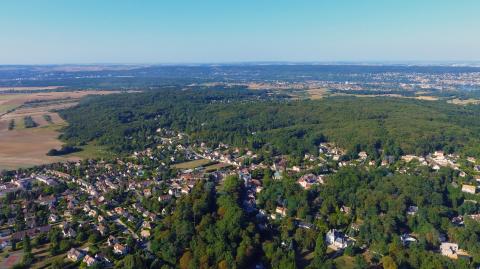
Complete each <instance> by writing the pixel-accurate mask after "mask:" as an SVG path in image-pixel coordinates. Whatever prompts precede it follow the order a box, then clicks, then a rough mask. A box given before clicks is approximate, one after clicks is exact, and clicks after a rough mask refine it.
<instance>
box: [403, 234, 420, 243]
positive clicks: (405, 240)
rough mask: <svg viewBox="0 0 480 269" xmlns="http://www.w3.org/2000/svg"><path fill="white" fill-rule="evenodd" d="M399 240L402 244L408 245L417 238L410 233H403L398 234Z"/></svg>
mask: <svg viewBox="0 0 480 269" xmlns="http://www.w3.org/2000/svg"><path fill="white" fill-rule="evenodd" d="M400 241H401V242H402V245H404V246H408V245H409V244H410V243H416V242H417V239H416V238H415V237H413V236H411V235H410V234H407V233H404V234H402V235H401V236H400Z"/></svg>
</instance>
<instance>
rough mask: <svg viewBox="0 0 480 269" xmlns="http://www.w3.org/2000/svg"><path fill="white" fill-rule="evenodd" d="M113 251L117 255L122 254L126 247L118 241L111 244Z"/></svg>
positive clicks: (125, 251)
mask: <svg viewBox="0 0 480 269" xmlns="http://www.w3.org/2000/svg"><path fill="white" fill-rule="evenodd" d="M113 253H115V254H118V255H124V254H126V253H127V247H126V246H124V245H122V244H120V243H116V244H115V245H114V246H113Z"/></svg>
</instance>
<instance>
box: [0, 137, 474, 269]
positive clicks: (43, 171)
mask: <svg viewBox="0 0 480 269" xmlns="http://www.w3.org/2000/svg"><path fill="white" fill-rule="evenodd" d="M157 134H158V136H159V137H158V139H157V141H158V144H156V147H152V148H147V149H146V150H144V151H141V152H134V153H133V154H132V155H131V156H129V157H126V158H117V159H116V160H114V161H110V162H106V161H102V160H86V161H81V162H80V161H79V162H66V163H57V164H52V165H44V166H40V167H36V168H34V169H30V170H28V172H27V170H18V171H12V172H10V173H7V175H6V176H4V177H3V178H2V179H1V181H0V198H2V199H4V200H3V201H6V203H2V205H1V206H0V210H2V212H5V213H4V215H2V216H5V217H4V218H2V219H0V250H2V252H4V253H5V252H7V253H8V252H12V253H18V246H19V245H21V244H24V241H25V238H27V237H28V238H29V240H30V239H31V240H32V241H35V242H36V245H37V246H41V245H42V243H41V242H43V241H44V240H43V239H44V238H46V237H48V238H55V240H56V242H57V243H56V244H53V243H50V246H49V247H50V251H51V253H52V255H53V256H55V257H60V259H63V260H65V261H69V262H70V263H74V264H84V265H85V266H87V267H88V266H93V265H101V266H104V267H109V266H112V265H113V264H114V263H115V260H118V259H121V258H122V257H123V256H124V255H126V254H127V253H129V250H130V248H132V247H134V246H135V247H136V248H142V249H144V250H145V251H147V252H148V251H149V247H150V242H149V240H150V238H151V236H152V230H153V229H154V227H155V225H156V223H158V221H159V220H160V219H162V218H164V217H165V216H166V215H168V214H170V213H171V212H172V211H173V208H174V207H175V201H176V199H178V198H179V197H181V196H183V195H188V194H189V193H190V191H191V189H192V188H193V187H194V186H195V184H196V183H197V182H198V181H200V180H205V181H207V182H210V183H211V184H215V186H217V187H219V186H221V185H222V181H223V180H224V179H225V178H226V177H227V176H229V175H237V176H238V178H239V179H240V180H241V181H242V182H243V185H244V190H245V194H244V196H243V197H242V199H243V203H242V205H243V209H244V210H245V212H247V213H248V214H253V215H256V219H257V225H258V227H259V228H260V229H263V230H265V229H269V227H272V225H275V224H276V223H277V222H278V221H279V220H281V219H282V218H285V217H286V216H288V213H289V212H288V209H287V207H285V205H283V204H277V206H276V208H275V210H270V211H269V210H267V209H265V208H259V207H258V201H257V197H258V195H259V194H260V193H261V192H262V191H263V189H264V186H263V182H262V179H261V178H257V177H254V176H253V175H254V174H255V173H256V171H258V170H269V171H270V172H271V174H272V178H273V180H282V178H284V177H289V178H295V179H296V181H297V183H298V184H299V186H301V187H302V188H303V189H305V190H309V189H312V188H322V185H324V184H328V182H329V178H330V176H331V175H333V174H335V173H336V172H337V171H338V169H342V167H349V166H365V167H366V169H373V168H376V167H385V168H388V169H390V170H391V171H394V172H395V173H403V174H405V173H410V171H411V169H412V167H417V166H424V167H428V169H430V170H432V171H438V170H440V169H441V168H442V167H448V168H450V169H453V170H454V171H456V173H458V178H459V181H458V182H454V183H452V184H454V185H455V186H454V187H456V188H460V189H461V191H462V192H464V193H466V194H468V195H472V197H476V196H475V195H476V193H477V190H478V187H477V185H478V184H479V182H480V176H479V175H478V173H479V172H480V165H477V163H476V162H477V161H476V160H475V159H474V158H471V157H468V158H466V159H462V158H461V157H460V156H458V155H455V154H446V153H444V152H442V151H436V152H433V153H431V154H429V155H427V156H415V155H404V156H401V158H399V159H398V160H397V159H395V158H394V157H393V156H385V157H384V158H383V159H382V160H381V161H375V160H372V159H370V158H369V156H368V154H367V153H366V152H365V151H361V152H359V153H358V154H357V155H358V157H357V158H356V159H350V160H347V159H345V158H343V156H344V155H345V154H346V151H345V150H343V149H341V148H339V147H337V146H335V144H333V143H321V144H320V145H319V147H318V155H311V154H305V156H304V160H303V162H302V163H301V164H300V165H292V164H291V163H290V162H289V160H288V156H275V158H274V159H273V162H272V163H271V164H267V163H265V162H263V161H258V156H257V154H256V153H255V152H253V151H252V150H249V149H241V148H234V147H230V146H229V145H226V144H221V143H220V144H218V145H214V146H212V145H208V144H207V143H193V144H191V143H189V142H188V140H189V139H188V136H187V135H186V134H183V133H178V132H175V131H172V130H165V129H161V128H159V129H158V130H157ZM312 170H315V171H316V172H315V173H314V172H312ZM318 171H320V172H318ZM20 197H22V198H20ZM466 202H468V201H466ZM471 202H472V203H476V200H475V199H474V198H472V200H471ZM351 210H352V209H351V208H350V207H349V205H341V212H342V213H343V214H345V215H349V214H351ZM419 210H420V209H419V207H418V206H417V205H415V204H411V205H410V206H409V207H408V209H407V212H406V214H407V215H408V216H409V217H414V216H415V215H416V214H417V212H418V211H419ZM464 218H471V219H474V220H476V221H480V214H476V215H464V216H463V215H459V216H455V217H453V218H452V219H451V222H452V223H453V224H455V225H457V226H462V225H463V223H464V221H463V220H464ZM295 224H296V226H297V227H299V228H302V229H315V225H314V224H313V223H311V222H308V221H307V220H306V219H296V221H295ZM359 225H361V224H359V223H352V225H351V229H349V230H348V231H342V230H337V229H334V228H333V227H332V228H331V229H330V230H329V232H328V233H327V234H326V238H325V241H326V242H327V244H328V247H329V249H330V251H331V253H332V255H335V253H341V252H342V251H344V250H345V249H346V248H347V247H349V246H351V245H353V244H355V243H356V238H355V235H354V234H355V233H354V232H353V233H352V232H351V231H355V230H358V229H359V227H358V226H359ZM399 239H400V240H401V242H402V244H403V245H404V246H408V245H410V244H415V243H417V241H418V240H417V238H416V235H415V234H411V233H408V232H406V233H404V234H402V235H401V236H400V238H399ZM42 240H43V241H42ZM440 242H441V245H440V248H439V249H438V252H439V253H441V254H442V255H444V256H446V257H449V258H451V259H458V258H463V257H466V258H468V257H469V254H468V252H466V251H465V250H462V249H460V248H459V245H458V244H457V243H455V242H450V241H449V240H448V238H447V236H446V235H444V234H442V235H440ZM359 247H361V248H363V249H366V248H368V246H359ZM100 250H106V251H100ZM10 257H14V255H12V256H10ZM7 259H8V258H7Z"/></svg>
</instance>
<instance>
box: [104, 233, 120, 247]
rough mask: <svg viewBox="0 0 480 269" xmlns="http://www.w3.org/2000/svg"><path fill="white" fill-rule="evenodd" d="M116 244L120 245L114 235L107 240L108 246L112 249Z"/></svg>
mask: <svg viewBox="0 0 480 269" xmlns="http://www.w3.org/2000/svg"><path fill="white" fill-rule="evenodd" d="M116 243H118V240H117V238H115V237H114V236H113V235H110V236H109V237H108V239H107V245H108V246H109V247H111V246H114V245H115V244H116Z"/></svg>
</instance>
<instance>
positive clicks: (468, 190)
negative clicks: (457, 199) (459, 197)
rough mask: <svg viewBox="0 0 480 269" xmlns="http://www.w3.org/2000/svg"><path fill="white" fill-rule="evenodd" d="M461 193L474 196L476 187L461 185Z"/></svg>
mask: <svg viewBox="0 0 480 269" xmlns="http://www.w3.org/2000/svg"><path fill="white" fill-rule="evenodd" d="M462 192H466V193H471V194H475V193H476V192H477V187H476V186H473V185H467V184H463V185H462Z"/></svg>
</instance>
